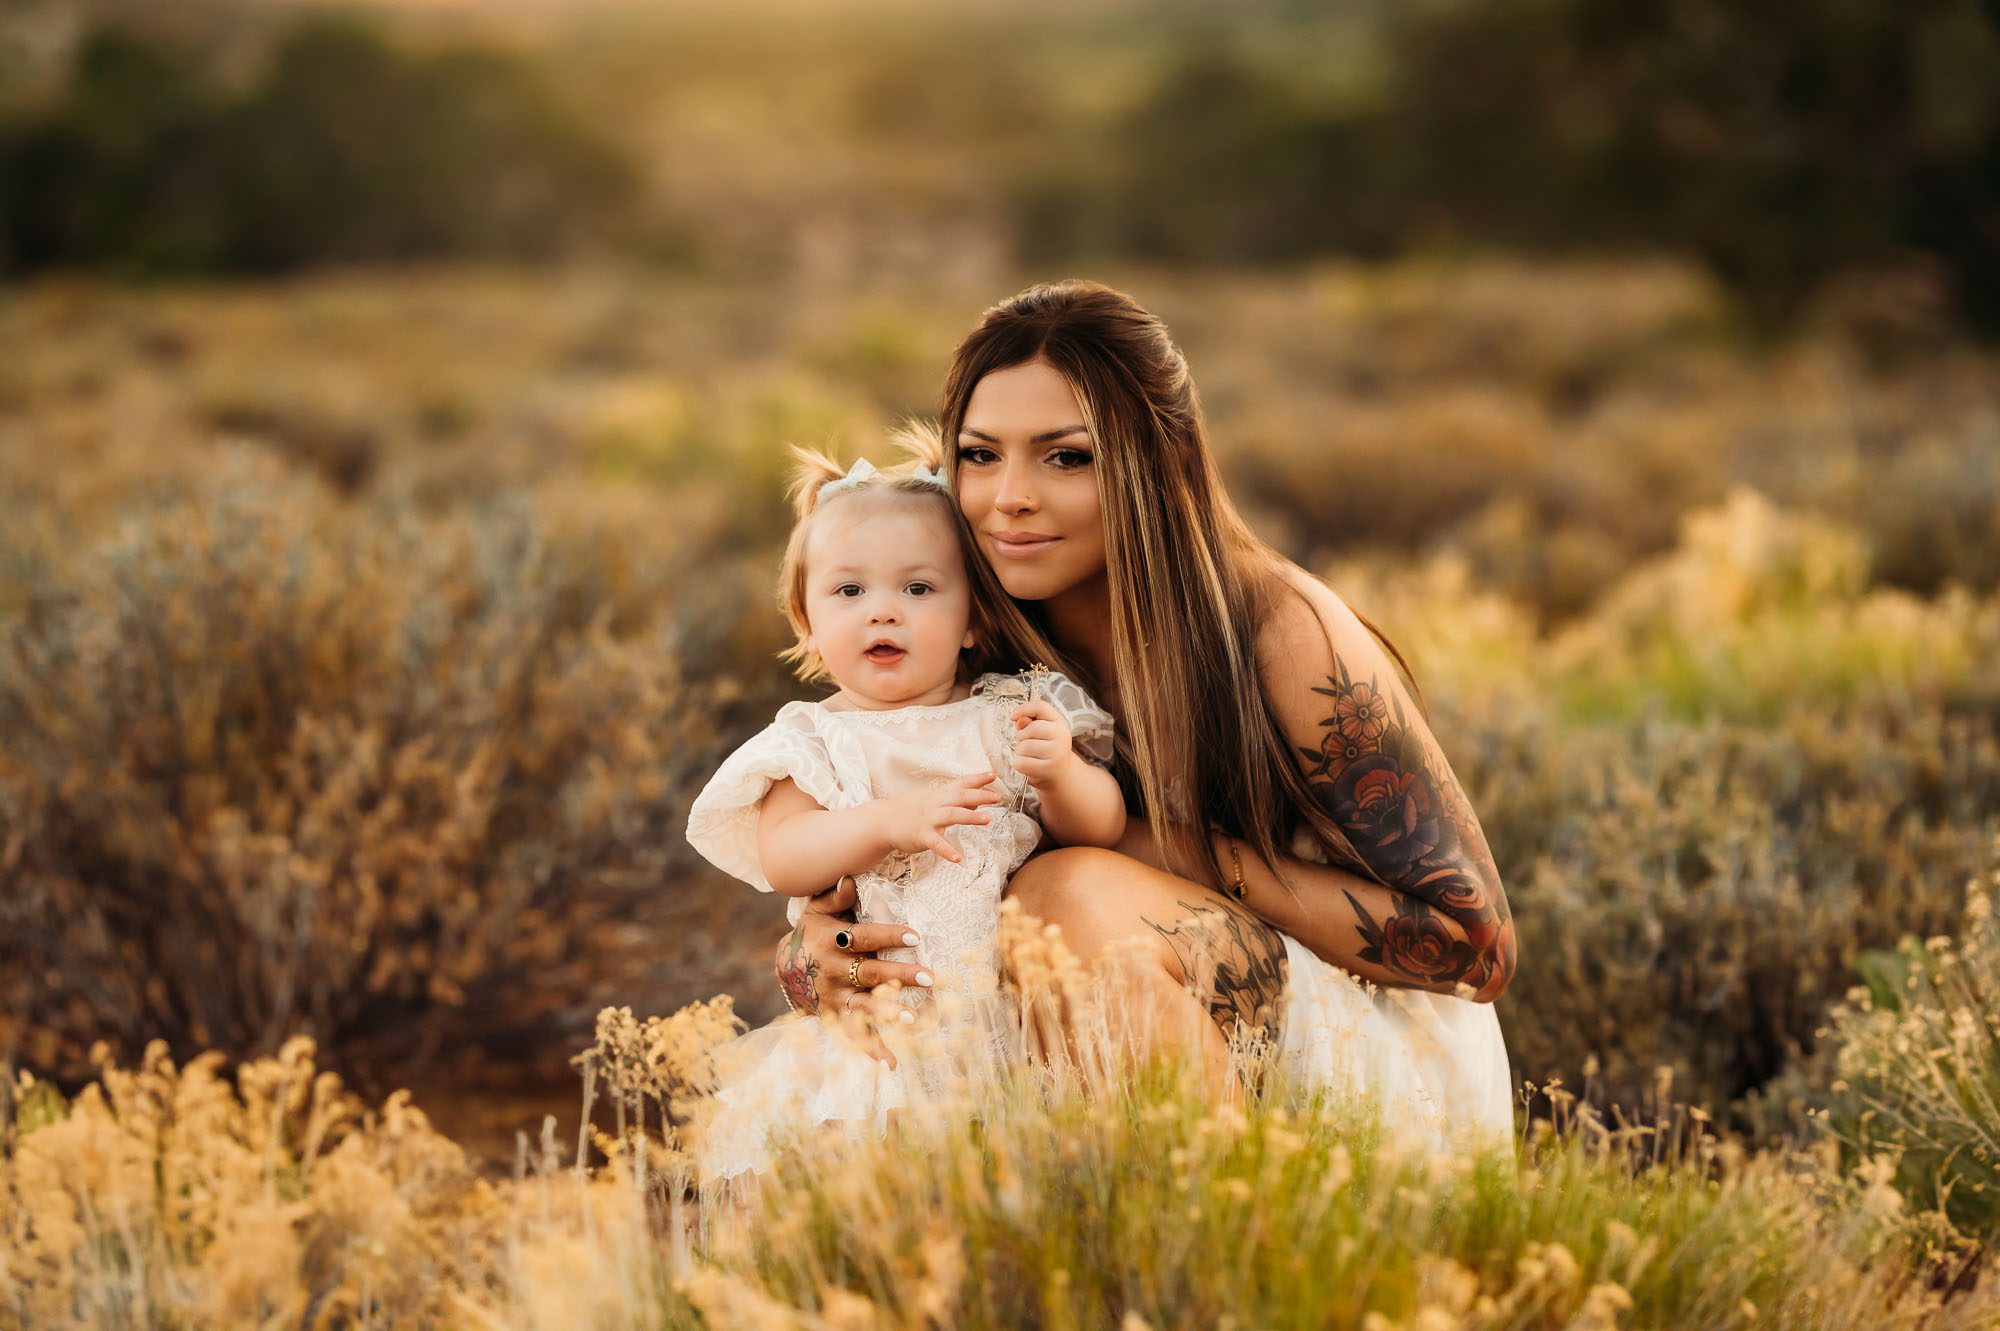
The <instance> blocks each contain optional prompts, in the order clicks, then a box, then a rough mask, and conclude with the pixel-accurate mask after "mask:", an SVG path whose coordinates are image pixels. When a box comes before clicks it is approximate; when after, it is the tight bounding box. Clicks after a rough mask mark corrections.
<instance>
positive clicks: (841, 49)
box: [0, 0, 2000, 333]
mask: <svg viewBox="0 0 2000 1331" xmlns="http://www.w3.org/2000/svg"><path fill="white" fill-rule="evenodd" d="M149 8H156V7H146V6H140V5H137V4H125V5H121V4H110V5H100V6H98V7H96V12H98V13H99V14H100V18H99V19H98V20H97V21H95V22H86V23H83V24H80V25H78V26H77V27H76V28H75V29H73V30H71V31H69V32H68V33H66V34H65V35H64V36H63V37H61V38H59V39H55V38H52V39H48V40H46V41H44V42H43V43H41V44H40V45H39V46H36V45H31V44H30V43H28V42H27V41H26V40H25V39H22V38H18V37H17V38H16V42H15V45H16V47H17V48H18V49H19V50H20V51H21V52H27V51H30V50H32V51H36V52H38V53H39V54H38V58H37V59H36V60H35V61H33V62H30V61H29V57H28V56H27V55H26V54H17V56H16V60H17V62H20V63H24V64H29V63H31V64H32V67H31V68H30V69H28V70H26V71H25V73H28V74H33V75H37V76H38V77H35V78H31V79H28V80H26V81H28V82H31V83H33V84H35V85H36V86H37V87H38V89H39V91H38V92H36V93H33V94H29V95H21V96H17V97H15V98H13V99H10V100H12V102H13V103H14V104H13V105H12V106H11V107H10V108H9V109H8V111H7V114H6V116H5V119H4V121H0V236H4V238H5V241H4V248H3V249H0V263H4V265H5V266H6V267H7V268H10V269H12V270H13V271H16V272H33V271H40V270H43V269H47V268H50V267H65V266H79V265H81V266H106V267H111V268H116V269H121V270H126V271H134V272H149V273H179V274H186V273H242V272H268V271H283V270H291V269H297V268H301V267H307V266H312V265H318V264H327V263H342V262H354V261H367V260H396V259H408V258H413V257H422V256H439V255H463V256H474V257H481V256H492V255H507V256H514V257H547V256H549V255H552V254H556V253H571V252H575V251H577V250H578V249H581V248H588V247H593V246H596V247H603V246H613V247H619V248H626V249H635V250H639V251H642V252H651V253H654V254H655V255H657V256H659V257H662V258H666V259H671V260H678V261H682V262H688V261H701V262H706V263H716V264H730V263H733V264H736V265H754V264H757V263H760V262H763V261H765V260H767V259H768V258H769V257H770V247H771V246H773V245H780V246H786V245H795V244H797V243H800V241H801V237H800V234H799V232H800V230H801V229H802V228H811V229H813V230H818V229H820V228H822V227H824V226H825V225H826V224H827V223H828V222H830V221H832V220H833V218H832V217H829V216H827V215H825V214H823V213H821V212H819V210H820V209H821V208H823V207H827V206H828V205H832V212H833V214H834V215H835V216H837V217H839V218H842V219H845V220H846V221H847V222H848V223H849V224H851V225H862V224H863V222H862V219H863V218H870V219H874V220H875V221H876V222H877V223H878V224H879V223H880V222H882V221H884V220H889V219H893V220H894V221H895V222H896V223H898V225H896V226H895V227H893V228H890V229H892V230H895V231H900V232H905V233H909V234H913V235H923V234H925V233H932V234H934V235H940V236H950V235H952V233H953V232H954V231H956V230H957V229H960V228H963V229H965V230H969V231H972V232H975V233H981V234H982V238H983V239H984V241H985V243H987V244H991V245H995V246H998V247H1000V248H1001V249H1002V250H1003V251H1004V252H1006V253H1008V254H1010V255H1013V256H1016V257H1018V258H1019V259H1021V260H1023V261H1025V262H1027V263H1031V264H1041V265H1046V264H1063V263H1075V262H1089V261H1094V260H1098V259H1102V258H1105V257H1110V256H1124V257H1131V258H1142V259H1157V260H1162V261H1167V262H1170V263H1176V264H1194V265H1217V264H1221V265H1254V264H1270V263H1273V262H1285V261H1293V260H1298V259H1302V258H1315V257H1324V256H1330V255H1351V256H1358V257H1364V258H1373V259H1381V258H1390V257H1395V256H1398V255H1403V254H1407V253H1411V252H1415V251H1420V250H1426V249H1436V248H1438V247H1440V246H1446V247H1448V246H1465V245H1469V246H1478V247H1504V248H1508V249H1512V250H1516V251H1526V252H1535V253H1551V252H1570V251H1575V250H1578V249H1592V250H1611V251H1621V250H1622V251H1648V252H1652V251H1662V250H1664V251H1669V252H1676V253H1681V254H1686V255H1691V256H1694V257H1696V258H1698V259H1699V260H1700V261H1701V262H1703V263H1704V264H1706V265H1707V267H1708V268H1709V269H1710V271H1712V272H1713V273H1714V274H1715V275H1716V276H1717V277H1718V278H1719V279H1720V280H1721V282H1722V283H1723V284H1724V286H1725V287H1726V289H1727V290H1728V291H1729V292H1730V293H1731V294H1732V296H1733V297H1734V298H1735V300H1736V301H1737V303H1738V305H1739V307H1740V309H1741V311H1742V312H1743V313H1745V314H1746V315H1747V316H1748V317H1749V318H1750V320H1751V321H1752V323H1753V325H1754V326H1756V327H1758V328H1760V329H1764V330H1767V331H1768V330H1770V329H1773V328H1776V327H1779V326H1782V325H1783V324H1785V323H1786V322H1788V321H1789V320H1791V319H1792V318H1794V317H1795V316H1796V315H1797V314H1798V313H1799V311H1800V310H1801V308H1802V307H1803V306H1804V304H1805V303H1806V302H1807V301H1808V300H1809V299H1810V298H1811V297H1812V296H1813V295H1814V294H1815V293H1816V292H1818V291H1819V290H1820V289H1821V288H1822V287H1823V285H1824V284H1825V283H1826V282H1827V280H1828V279H1829V278H1831V277H1834V276H1835V275H1837V274H1840V273H1842V272H1845V271H1848V270H1851V269H1854V268H1857V267H1881V266H1893V265H1899V264H1902V265H1907V264H1912V263H1920V264H1921V265H1923V266H1925V267H1927V268H1928V269H1929V270H1930V271H1932V272H1933V273H1934V274H1935V275H1936V276H1937V278H1938V279H1939V280H1940V281H1941V282H1942V283H1943V285H1944V286H1945V288H1946V289H1947V290H1948V291H1949V293H1950V296H1951V299H1952V301H1953V302H1954V305H1955V307H1956V310H1957V313H1958V314H1959V315H1960V316H1961V317H1962V318H1964V319H1965V320H1966V321H1967V322H1969V323H1971V324H1972V325H1974V326H1976V327H1978V328H1980V329H1982V330H1983V331H1985V332H1987V333H1991V332H1994V331H1996V330H2000V26H1997V25H1996V20H1995V14H1994V10H1993V8H1992V6H1991V5H1990V4H1984V3H1982V0H1915V2H1914V3H1909V2H1894V0H1806V2H1805V3H1800V4H1795V5H1787V6H1784V7H1782V8H1770V7H1761V8H1760V7H1756V6H1743V5H1733V4H1719V3H1695V4H1685V5H1675V6H1671V7H1659V6H1634V5H1623V4H1617V3H1611V2H1609V0H1533V2H1532V3H1526V4H1523V3H1516V2H1513V0H1508V2H1506V3H1502V0H1433V2H1431V3H1426V4H1421V5H1381V4H1379V3H1374V2H1373V0H1367V2H1360V0H1357V2H1354V3H1349V4H1345V5H1338V6H1324V5H1308V4H1298V3H1293V2H1291V0H1259V2H1258V3H1253V4H1247V5H1229V6H1209V5H1200V4H1165V5H1146V6H1138V5H1134V4H1130V3H1109V4H1107V3H1099V4H1087V5H1051V4H1029V5H1008V6H998V5H990V4H978V5H972V6H964V7H961V6H947V7H915V6H909V5H896V4H891V5H874V6H858V5H853V4H839V5H828V6H810V7H807V6H794V5H784V4H771V3H764V4H759V5H751V6H746V7H738V6H716V7H708V6H693V7H680V6H676V7H671V8H669V7H664V6H662V7H652V6H646V7H638V6H619V5H608V6H607V5H598V6H586V7H584V9H583V13H582V14H581V16H578V15H576V14H574V13H572V14H570V15H568V16H567V17H566V18H559V17H557V16H556V11H560V10H562V9H564V8H565V7H550V6H534V5H512V6H509V5H505V4H496V5H492V6H476V7H473V9H472V13H473V14H474V15H476V16H477V19H476V20H468V19H467V18H466V17H465V16H464V15H462V14H454V13H453V12H452V11H449V10H448V11H446V12H439V11H437V10H436V9H434V8H432V7H428V6H421V5H420V6H415V7H414V8H415V10H416V11H417V12H416V14H415V16H414V17H413V18H411V19H409V20H408V21H405V22H403V23H401V24H389V23H386V22H384V21H383V20H382V18H380V17H379V16H378V17H377V18H375V19H372V20H364V19H361V18H357V17H356V16H354V15H352V14H349V13H343V12H340V11H335V10H317V9H307V10H305V11H304V12H302V13H299V12H297V11H295V10H294V9H293V7H291V6H278V7H274V8H275V9H277V10H279V11H280V13H281V14H282V15H283V17H280V16H279V15H276V14H266V15H263V16H261V17H260V18H259V20H257V21H255V22H252V23H248V24H244V23H240V22H236V21H234V19H235V16H234V15H233V14H231V13H230V12H229V11H228V10H226V9H221V8H218V7H217V6H216V5H215V3H214V0H204V2H203V3H202V4H199V5H197V6H195V7H194V9H193V10H192V11H186V10H182V12H179V13H177V14H176V15H175V16H173V17H171V18H161V17H158V16H151V15H148V14H147V12H146V11H147V9H149ZM175 8H176V10H181V7H179V6H176V7H175ZM454 8H455V7H454ZM30 12H34V10H33V7H32V6H31V7H30ZM86 12H90V11H88V10H87V11H86ZM204 16H206V18H207V22H204V21H203V18H204ZM16 28H17V31H18V30H28V31H32V30H33V29H32V27H31V26H30V25H28V24H27V23H26V21H25V20H21V21H17V24H16ZM224 28H227V29H228V30H229V31H228V36H227V37H226V38H225V37H222V36H218V35H217V34H218V32H220V31H221V30H223V29H224ZM725 143H727V145H728V148H729V150H730V155H731V156H735V157H736V159H737V160H736V162H735V164H734V165H733V167H732V166H727V165H722V164H721V162H720V158H721V156H722V154H719V153H718V152H716V151H715V149H716V148H718V147H722V146H723V145H724V144H725ZM829 147H831V150H827V149H828V148H829ZM719 166H720V168H721V169H720V170H719V171H718V167H719ZM885 202H886V204H887V207H886V213H885ZM717 205H726V207H722V206H717ZM899 213H900V214H901V216H897V214H899ZM952 243H957V242H956V241H953V242H952Z"/></svg>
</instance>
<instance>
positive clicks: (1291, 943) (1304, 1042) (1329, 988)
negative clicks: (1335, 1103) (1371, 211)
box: [1279, 832, 1514, 1154]
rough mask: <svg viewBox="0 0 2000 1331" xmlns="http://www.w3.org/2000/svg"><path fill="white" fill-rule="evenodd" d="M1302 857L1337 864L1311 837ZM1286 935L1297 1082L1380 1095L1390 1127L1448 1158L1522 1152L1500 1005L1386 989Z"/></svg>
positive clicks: (1289, 1056) (1288, 1061)
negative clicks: (1469, 1152) (1467, 1151)
mask: <svg viewBox="0 0 2000 1331" xmlns="http://www.w3.org/2000/svg"><path fill="white" fill-rule="evenodd" d="M1292 853H1293V854H1294V855H1296V856H1297V857H1298V858H1300V859H1303V860H1312V861H1314V862H1316V863H1321V864H1324V863H1326V862H1327V857H1326V855H1325V853H1324V852H1323V851H1322V850H1321V848H1320V846H1319V843H1318V842H1316V841H1314V840H1313V839H1312V837H1311V835H1310V834H1309V833H1306V832H1300V833H1299V835H1298V836H1297V837H1296V838H1294V840H1293V842H1292ZM1281 936H1282V937H1283V938H1284V940H1285V955H1286V958H1287V960H1288V962H1289V967H1288V975H1287V980H1288V983H1287V994H1286V1002H1285V1023H1284V1032H1283V1035H1282V1037H1281V1039H1280V1044H1279V1057H1280V1059H1281V1060H1282V1062H1283V1064H1284V1068H1285V1072H1286V1074H1287V1076H1286V1081H1287V1082H1288V1083H1289V1084H1290V1085H1291V1086H1293V1087H1294V1088H1295V1089H1297V1090H1300V1091H1309V1090H1314V1089H1319V1088H1325V1089H1327V1090H1329V1091H1332V1092H1334V1093H1335V1094H1336V1095H1343V1094H1350V1093H1353V1092H1355V1091H1359V1092H1360V1093H1362V1094H1366V1095H1370V1096H1373V1097H1375V1098H1377V1099H1379V1100H1380V1101H1381V1104H1382V1107H1383V1110H1384V1122H1385V1125H1386V1126H1388V1127H1389V1128H1390V1129H1391V1130H1392V1131H1393V1132H1395V1133H1401V1134H1407V1136H1406V1140H1408V1141H1410V1142H1412V1143H1414V1144H1416V1145H1418V1146H1419V1147H1421V1148H1425V1149H1429V1150H1432V1151H1435V1152H1438V1153H1443V1154H1456V1153H1457V1150H1458V1149H1459V1148H1473V1149H1477V1148H1480V1147H1486V1148H1497V1149H1501V1150H1511V1149H1512V1145H1513V1141H1514V1081H1513V1072H1512V1069H1511V1068H1510V1067H1509V1064H1508V1061H1507V1042H1506V1040H1505V1039H1504V1038H1503V1037H1502V1035H1501V1033H1500V1016H1499V1014H1498V1013H1497V1012H1496V1011H1494V1007H1493V1004H1491V1003H1475V1002H1473V1001H1471V1000H1470V999H1465V998H1457V997H1454V996H1453V995H1450V994H1433V993H1429V992H1427V991H1425V990H1421V989H1391V988H1384V987H1378V986H1376V985H1373V984H1370V983H1368V982H1366V981H1363V980H1361V979H1358V978H1357V977H1355V976H1354V975H1353V974H1352V973H1350V972H1348V971H1346V970H1343V969H1341V968H1340V967H1339V966H1335V965H1333V964H1331V963H1330V962H1326V961H1322V960H1321V959H1320V958H1319V956H1318V955H1317V954H1315V953H1314V952H1313V951H1312V950H1311V949H1310V948H1308V947H1307V946H1306V945H1305V944H1304V943H1301V942H1299V941H1298V940H1297V939H1296V938H1293V937H1292V936H1291V935H1289V934H1284V935H1281Z"/></svg>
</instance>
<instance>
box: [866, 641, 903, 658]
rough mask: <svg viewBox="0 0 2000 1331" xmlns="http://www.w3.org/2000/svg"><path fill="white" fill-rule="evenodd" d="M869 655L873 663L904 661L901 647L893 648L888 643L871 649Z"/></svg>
mask: <svg viewBox="0 0 2000 1331" xmlns="http://www.w3.org/2000/svg"><path fill="white" fill-rule="evenodd" d="M867 655H868V659H869V660H871V661H881V662H889V661H897V660H901V659H902V657H903V649H902V648H901V647H891V646H889V645H888V644H887V643H884V644H881V645H880V646H876V647H870V648H869V649H868V653H867Z"/></svg>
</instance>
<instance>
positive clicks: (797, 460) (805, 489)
mask: <svg viewBox="0 0 2000 1331" xmlns="http://www.w3.org/2000/svg"><path fill="white" fill-rule="evenodd" d="M785 451H786V452H788V453H790V454H791V455H792V479H791V482H790V483H789V484H788V485H786V487H785V500H786V502H787V503H789V504H790V505H791V506H792V519H793V521H795V522H804V521H805V520H806V519H807V518H808V517H810V516H811V515H812V511H813V510H814V509H816V508H818V507H819V488H820V487H821V486H822V485H825V484H826V483H827V482H828V481H837V480H839V479H840V478H841V477H843V476H845V475H846V474H847V468H845V467H843V466H841V465H840V463H839V462H838V461H837V460H836V459H835V458H834V456H833V454H831V453H828V452H826V451H825V450H824V449H818V448H807V447H805V446H804V445H803V444H787V445H786V446H785Z"/></svg>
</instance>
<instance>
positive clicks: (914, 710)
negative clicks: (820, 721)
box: [814, 675, 1028, 723]
mask: <svg viewBox="0 0 2000 1331" xmlns="http://www.w3.org/2000/svg"><path fill="white" fill-rule="evenodd" d="M993 680H997V681H1000V682H1002V683H1014V682H1016V681H1015V680H1014V677H1013V676H1012V675H981V676H980V677H979V678H978V679H976V680H974V681H973V682H972V693H971V695H970V696H969V697H964V698H960V699H959V700H958V701H957V702H933V703H923V704H919V705H914V706H910V707H891V708H888V709H886V710H884V711H879V712H875V711H869V710H868V709H866V708H861V707H853V708H832V707H828V706H827V705H826V704H825V703H815V704H814V706H816V707H818V708H819V710H820V711H821V712H823V713H825V714H826V715H828V716H839V717H853V718H854V719H856V720H864V719H865V720H867V721H870V722H875V723H882V722H888V721H893V720H896V719H897V718H899V717H908V716H936V715H937V714H938V713H939V712H948V711H950V710H951V709H952V708H954V707H967V706H970V705H971V704H973V703H976V702H983V701H985V700H987V699H989V698H993V697H997V696H1005V695H1001V694H995V693H994V692H992V690H991V688H990V687H987V685H988V681H993ZM1020 696H1022V697H1024V698H1025V697H1027V696H1028V692H1027V688H1026V686H1025V685H1024V686H1022V689H1021V695H1020Z"/></svg>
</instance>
